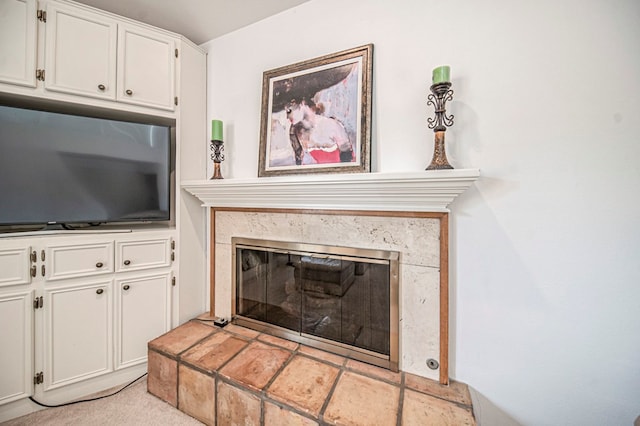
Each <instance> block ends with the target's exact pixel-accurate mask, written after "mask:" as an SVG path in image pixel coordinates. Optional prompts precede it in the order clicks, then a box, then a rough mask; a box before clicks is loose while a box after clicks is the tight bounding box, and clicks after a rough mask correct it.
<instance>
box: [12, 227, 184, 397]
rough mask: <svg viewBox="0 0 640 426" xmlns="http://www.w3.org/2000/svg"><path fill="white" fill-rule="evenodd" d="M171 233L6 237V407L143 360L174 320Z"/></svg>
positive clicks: (56, 393) (135, 364)
mask: <svg viewBox="0 0 640 426" xmlns="http://www.w3.org/2000/svg"><path fill="white" fill-rule="evenodd" d="M173 234H174V231H172V230H155V231H148V232H145V231H137V232H130V233H129V232H125V233H96V234H81V235H79V236H77V235H76V236H59V237H55V236H54V237H46V238H41V237H32V238H29V237H26V238H20V237H17V238H12V237H10V238H0V321H1V324H2V326H1V327H0V342H2V344H1V345H0V405H2V404H5V403H9V402H13V401H17V400H19V399H22V398H25V397H27V396H31V395H35V396H36V397H37V398H38V399H39V400H41V401H42V402H45V403H46V402H50V401H52V399H53V400H56V398H58V395H60V394H61V392H62V393H64V392H67V389H68V388H69V387H70V385H73V384H78V385H79V386H81V387H82V386H85V383H86V382H87V381H89V380H92V379H98V378H103V377H105V376H106V375H108V374H110V373H120V372H122V371H124V370H125V369H127V368H129V367H134V366H137V365H141V364H142V365H144V363H145V362H146V360H147V342H149V341H150V340H152V339H154V338H156V337H157V336H160V335H162V334H164V333H165V332H167V331H168V330H170V329H171V325H172V299H173V298H172V294H173V285H174V280H173V279H174V275H175V270H174V266H173V260H172V259H173V251H174V248H173V247H174V244H173ZM125 373H126V372H125ZM34 382H35V383H34ZM34 385H35V386H34Z"/></svg>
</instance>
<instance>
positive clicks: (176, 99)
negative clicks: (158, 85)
mask: <svg viewBox="0 0 640 426" xmlns="http://www.w3.org/2000/svg"><path fill="white" fill-rule="evenodd" d="M173 103H174V104H175V105H176V106H177V105H178V97H177V96H176V97H175V98H173Z"/></svg>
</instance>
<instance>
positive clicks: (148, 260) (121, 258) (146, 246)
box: [116, 238, 171, 272]
mask: <svg viewBox="0 0 640 426" xmlns="http://www.w3.org/2000/svg"><path fill="white" fill-rule="evenodd" d="M116 265H117V266H116V271H118V272H122V271H138V270H141V269H151V268H163V267H166V266H169V265H171V244H170V241H169V239H167V238H159V239H149V240H135V241H118V242H116Z"/></svg>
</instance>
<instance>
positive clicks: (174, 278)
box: [171, 277, 176, 287]
mask: <svg viewBox="0 0 640 426" xmlns="http://www.w3.org/2000/svg"><path fill="white" fill-rule="evenodd" d="M171 285H172V286H173V287H175V286H176V277H171Z"/></svg>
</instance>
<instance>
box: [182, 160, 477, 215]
mask: <svg viewBox="0 0 640 426" xmlns="http://www.w3.org/2000/svg"><path fill="white" fill-rule="evenodd" d="M479 176H480V170H479V169H454V170H431V171H425V172H410V173H355V174H330V175H326V174H325V175H321V174H318V175H304V176H286V177H285V176H279V177H268V178H254V179H219V180H189V181H182V184H181V187H182V189H184V190H186V191H187V192H189V193H191V194H193V195H195V196H196V197H197V198H198V199H200V200H201V201H202V204H203V206H205V207H237V208H281V209H319V210H372V211H383V210H385V211H386V210H388V211H422V212H448V211H449V208H448V206H449V204H451V202H452V201H453V200H454V199H455V198H456V197H457V196H458V195H460V194H462V193H463V192H464V191H465V190H467V189H468V188H469V187H470V186H471V185H472V184H473V182H475V181H476V180H477V179H478V177H479Z"/></svg>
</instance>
